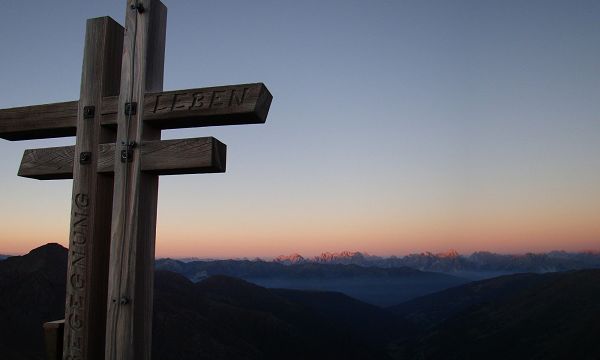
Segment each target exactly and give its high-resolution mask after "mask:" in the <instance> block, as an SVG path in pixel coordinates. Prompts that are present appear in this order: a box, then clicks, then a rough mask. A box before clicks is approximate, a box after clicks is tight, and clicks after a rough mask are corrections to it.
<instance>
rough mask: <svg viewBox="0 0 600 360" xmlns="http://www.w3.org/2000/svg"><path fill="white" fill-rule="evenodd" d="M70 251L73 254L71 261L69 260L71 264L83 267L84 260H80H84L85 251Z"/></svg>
mask: <svg viewBox="0 0 600 360" xmlns="http://www.w3.org/2000/svg"><path fill="white" fill-rule="evenodd" d="M71 253H72V254H73V261H71V266H76V265H78V266H82V267H85V261H83V262H82V260H85V253H81V252H77V251H71ZM80 262H81V263H80Z"/></svg>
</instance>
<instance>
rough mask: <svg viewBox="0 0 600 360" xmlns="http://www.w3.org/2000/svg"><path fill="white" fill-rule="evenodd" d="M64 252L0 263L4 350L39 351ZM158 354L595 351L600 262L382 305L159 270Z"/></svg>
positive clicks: (529, 355) (12, 354)
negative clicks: (598, 265)
mask: <svg viewBox="0 0 600 360" xmlns="http://www.w3.org/2000/svg"><path fill="white" fill-rule="evenodd" d="M66 263H67V250H66V249H64V248H63V247H61V246H59V245H56V244H49V245H46V246H43V247H41V248H38V249H34V250H32V251H31V252H30V253H29V254H27V255H24V256H18V257H11V258H9V259H6V260H3V261H0V321H2V325H3V326H1V327H0V354H2V358H3V359H43V341H42V340H43V338H42V330H41V325H42V323H43V322H44V321H49V320H56V319H59V318H62V316H63V314H64V296H65V277H66ZM154 303H155V305H154V320H153V324H154V325H153V339H154V341H153V348H152V357H153V358H154V359H159V360H160V359H180V360H187V359H216V360H225V359H229V360H237V359H245V360H254V359H293V360H295V359H317V360H319V359H381V360H390V359H398V360H399V359H598V358H600V342H598V341H597V338H598V335H599V334H600V270H578V271H567V272H557V273H547V274H516V275H506V276H501V277H497V278H493V279H486V280H482V281H476V282H470V283H467V284H463V285H459V286H455V287H452V288H449V289H446V290H443V291H440V292H436V293H433V294H429V295H425V296H422V297H417V298H414V299H412V300H410V301H407V302H403V303H401V304H396V305H394V306H390V307H387V308H381V307H377V306H373V305H369V304H366V303H363V302H361V301H359V300H356V299H353V298H350V297H348V296H346V295H343V294H341V293H336V292H323V291H300V290H289V289H267V288H264V287H261V286H258V285H255V284H252V283H249V282H247V281H244V280H241V279H237V278H233V277H230V276H222V275H220V276H209V277H206V278H204V279H203V280H201V281H198V282H192V281H190V280H189V279H187V278H186V277H184V276H182V275H180V274H177V273H173V272H169V271H163V270H159V271H157V272H156V281H155V300H154Z"/></svg>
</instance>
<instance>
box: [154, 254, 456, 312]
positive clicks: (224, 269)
mask: <svg viewBox="0 0 600 360" xmlns="http://www.w3.org/2000/svg"><path fill="white" fill-rule="evenodd" d="M156 268H157V269H160V270H169V271H173V272H177V273H179V274H182V275H184V276H185V277H187V278H188V279H190V280H192V281H200V280H202V279H204V278H206V277H208V276H213V275H227V276H233V277H237V278H241V279H244V280H247V281H250V282H252V283H254V284H258V285H261V286H265V287H268V288H286V289H298V290H320V291H336V292H341V293H344V294H346V295H349V296H351V297H354V298H356V299H359V300H361V301H365V302H368V303H371V304H374V305H378V306H390V305H393V304H397V303H399V302H403V301H406V300H409V299H412V298H415V297H417V296H421V295H424V294H430V293H433V292H436V291H439V290H443V289H446V288H449V287H451V286H456V285H460V284H464V283H466V282H468V280H466V279H463V278H459V277H455V276H451V275H445V274H439V273H431V272H424V271H419V270H415V269H411V268H408V267H395V268H378V267H364V266H359V265H343V264H320V263H299V264H293V265H283V264H280V263H277V262H271V261H250V260H218V261H194V262H188V263H185V262H182V261H178V260H172V259H160V260H157V261H156Z"/></svg>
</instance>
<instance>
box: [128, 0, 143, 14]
mask: <svg viewBox="0 0 600 360" xmlns="http://www.w3.org/2000/svg"><path fill="white" fill-rule="evenodd" d="M131 10H137V12H139V13H140V14H141V13H143V12H144V10H146V9H144V4H141V3H138V2H137V1H135V2H134V3H133V4H131Z"/></svg>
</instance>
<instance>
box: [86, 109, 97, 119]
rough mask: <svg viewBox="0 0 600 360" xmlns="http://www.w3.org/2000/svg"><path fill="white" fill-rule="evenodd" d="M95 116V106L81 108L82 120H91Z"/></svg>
mask: <svg viewBox="0 0 600 360" xmlns="http://www.w3.org/2000/svg"><path fill="white" fill-rule="evenodd" d="M95 114H96V107H95V106H84V107H83V118H84V119H93V118H94V115H95Z"/></svg>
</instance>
